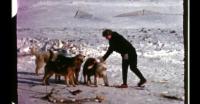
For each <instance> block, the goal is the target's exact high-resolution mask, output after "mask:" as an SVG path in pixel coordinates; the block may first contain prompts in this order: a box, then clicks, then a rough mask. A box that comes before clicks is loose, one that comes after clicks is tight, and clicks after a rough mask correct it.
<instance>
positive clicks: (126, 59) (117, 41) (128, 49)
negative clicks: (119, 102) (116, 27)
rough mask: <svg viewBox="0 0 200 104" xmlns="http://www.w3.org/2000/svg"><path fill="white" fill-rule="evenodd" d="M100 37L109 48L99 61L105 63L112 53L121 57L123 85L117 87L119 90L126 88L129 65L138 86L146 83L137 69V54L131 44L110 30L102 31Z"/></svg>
mask: <svg viewBox="0 0 200 104" xmlns="http://www.w3.org/2000/svg"><path fill="white" fill-rule="evenodd" d="M102 35H103V37H105V38H106V39H107V40H108V41H109V45H110V46H109V48H108V50H107V52H106V53H105V55H104V56H103V57H102V59H101V60H102V61H105V60H106V59H107V58H108V56H109V55H110V54H111V53H112V52H113V51H115V52H118V53H120V54H121V56H122V78H123V84H122V85H121V86H119V88H127V87H128V85H127V73H128V66H129V65H130V69H131V71H132V72H134V73H135V74H136V75H137V76H138V77H139V79H140V82H139V83H138V86H139V87H141V86H142V85H143V84H144V83H146V79H145V78H144V76H143V75H142V73H141V72H140V71H139V69H138V68H137V53H136V50H135V48H134V47H133V46H132V44H131V43H130V42H128V41H127V40H126V39H125V38H124V37H123V36H121V35H120V34H118V33H117V32H114V31H112V30H110V29H106V30H104V31H103V33H102Z"/></svg>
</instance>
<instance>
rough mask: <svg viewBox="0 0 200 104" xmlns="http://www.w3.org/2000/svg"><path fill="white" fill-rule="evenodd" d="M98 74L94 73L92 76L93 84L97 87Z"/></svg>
mask: <svg viewBox="0 0 200 104" xmlns="http://www.w3.org/2000/svg"><path fill="white" fill-rule="evenodd" d="M98 77H99V76H98V75H95V76H94V85H95V86H96V87H98Z"/></svg>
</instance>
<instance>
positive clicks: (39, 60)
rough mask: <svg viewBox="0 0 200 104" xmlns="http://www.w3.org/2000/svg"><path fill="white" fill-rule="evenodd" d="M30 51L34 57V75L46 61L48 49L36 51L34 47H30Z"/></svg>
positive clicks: (48, 54)
mask: <svg viewBox="0 0 200 104" xmlns="http://www.w3.org/2000/svg"><path fill="white" fill-rule="evenodd" d="M30 52H31V54H32V55H34V56H35V57H36V59H35V65H36V68H35V73H36V75H39V70H40V69H41V68H42V67H43V66H44V65H45V63H47V61H48V60H49V57H50V53H49V51H47V52H46V51H38V49H37V48H36V47H31V48H30Z"/></svg>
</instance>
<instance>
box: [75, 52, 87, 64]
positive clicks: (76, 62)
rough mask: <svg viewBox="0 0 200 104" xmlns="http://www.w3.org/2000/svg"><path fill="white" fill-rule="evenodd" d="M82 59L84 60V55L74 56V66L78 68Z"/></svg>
mask: <svg viewBox="0 0 200 104" xmlns="http://www.w3.org/2000/svg"><path fill="white" fill-rule="evenodd" d="M84 59H85V56H84V55H82V54H78V55H76V56H75V64H76V65H78V66H80V65H81V64H82V63H83V61H84Z"/></svg>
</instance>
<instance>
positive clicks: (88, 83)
mask: <svg viewBox="0 0 200 104" xmlns="http://www.w3.org/2000/svg"><path fill="white" fill-rule="evenodd" d="M91 83H92V82H91V79H90V75H87V85H88V86H89V85H90V84H91Z"/></svg>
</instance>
